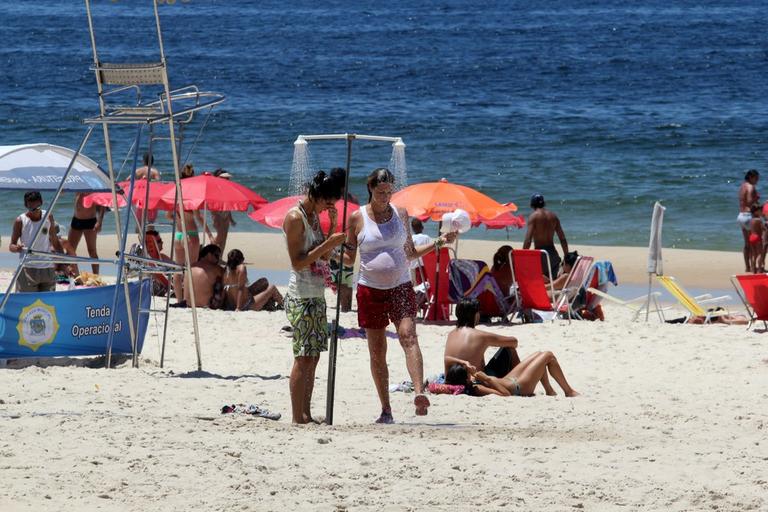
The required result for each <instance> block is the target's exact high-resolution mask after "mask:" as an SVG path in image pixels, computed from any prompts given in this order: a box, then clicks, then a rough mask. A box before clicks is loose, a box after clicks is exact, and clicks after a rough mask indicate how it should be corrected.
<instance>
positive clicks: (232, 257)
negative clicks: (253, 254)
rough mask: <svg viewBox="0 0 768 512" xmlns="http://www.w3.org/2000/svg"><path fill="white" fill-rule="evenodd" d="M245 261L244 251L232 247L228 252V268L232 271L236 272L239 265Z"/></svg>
mask: <svg viewBox="0 0 768 512" xmlns="http://www.w3.org/2000/svg"><path fill="white" fill-rule="evenodd" d="M243 261H245V256H243V251H241V250H240V249H232V250H231V251H229V252H228V253H227V268H228V269H229V270H231V271H232V272H234V271H235V269H237V267H238V265H240V264H241V263H242V262H243Z"/></svg>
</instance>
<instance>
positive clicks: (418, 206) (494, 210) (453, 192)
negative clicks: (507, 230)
mask: <svg viewBox="0 0 768 512" xmlns="http://www.w3.org/2000/svg"><path fill="white" fill-rule="evenodd" d="M390 202H391V203H392V204H394V205H395V206H399V207H401V208H405V209H406V210H407V211H408V215H410V216H412V217H419V218H421V219H424V218H427V217H428V218H431V219H432V220H435V221H439V220H441V219H442V217H443V214H444V213H448V212H452V211H454V210H456V209H457V208H461V209H462V210H465V211H466V212H467V213H469V218H470V219H471V220H472V223H473V224H474V223H478V222H482V221H485V220H491V219H495V218H497V217H499V216H500V215H503V214H505V213H509V212H514V211H516V210H517V206H515V205H514V204H513V203H507V204H506V205H503V204H501V203H499V202H498V201H496V200H494V199H492V198H490V197H488V196H487V195H485V194H483V193H481V192H478V191H477V190H475V189H473V188H470V187H465V186H464V185H458V184H456V183H450V182H449V181H448V180H447V179H445V178H443V179H441V180H440V181H433V182H428V183H417V184H415V185H411V186H409V187H405V188H404V189H403V190H401V191H399V192H397V193H395V194H394V195H393V196H392V199H391V200H390Z"/></svg>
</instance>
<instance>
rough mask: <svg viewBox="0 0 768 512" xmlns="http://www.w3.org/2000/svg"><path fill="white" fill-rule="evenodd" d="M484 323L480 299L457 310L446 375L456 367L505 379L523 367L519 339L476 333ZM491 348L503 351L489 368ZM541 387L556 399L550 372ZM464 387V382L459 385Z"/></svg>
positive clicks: (445, 357)
mask: <svg viewBox="0 0 768 512" xmlns="http://www.w3.org/2000/svg"><path fill="white" fill-rule="evenodd" d="M479 321H480V303H479V302H478V300H477V299H462V300H461V301H459V303H458V305H457V306H456V328H455V329H454V330H453V331H451V332H450V334H448V340H447V341H446V343H445V354H444V355H443V363H444V365H445V375H446V378H447V376H448V373H449V370H450V368H451V367H452V366H453V365H456V364H458V365H460V366H463V367H465V368H474V369H476V370H481V371H482V372H484V373H485V374H486V375H488V376H492V377H504V376H505V375H507V374H508V373H509V372H510V371H512V370H513V369H514V368H516V367H517V366H518V365H519V364H520V356H518V355H517V350H516V349H517V338H515V337H514V336H500V335H498V334H493V333H491V332H486V331H481V330H480V329H475V325H477V322H479ZM488 347H501V348H499V350H498V351H497V352H496V354H495V355H494V356H493V357H492V358H491V360H490V361H488V364H485V351H486V349H487V348H488ZM540 380H541V385H542V386H544V391H546V393H547V395H550V396H552V395H556V394H557V393H556V392H555V390H554V389H552V386H551V385H550V384H549V378H548V375H547V372H544V373H543V374H542V375H541V379H540ZM459 384H462V382H459Z"/></svg>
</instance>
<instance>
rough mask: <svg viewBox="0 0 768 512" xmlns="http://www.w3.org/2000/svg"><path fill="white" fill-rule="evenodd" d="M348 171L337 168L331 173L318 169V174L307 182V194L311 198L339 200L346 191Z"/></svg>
mask: <svg viewBox="0 0 768 512" xmlns="http://www.w3.org/2000/svg"><path fill="white" fill-rule="evenodd" d="M345 177H346V171H344V169H341V168H336V169H334V170H333V171H331V173H330V174H326V172H325V171H317V174H315V176H314V177H313V178H312V180H311V181H310V182H309V183H308V184H307V195H308V196H309V198H310V199H313V200H317V199H333V200H336V201H338V200H339V199H341V196H342V195H343V193H344V180H345Z"/></svg>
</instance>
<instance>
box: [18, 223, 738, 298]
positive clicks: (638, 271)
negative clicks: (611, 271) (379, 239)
mask: <svg viewBox="0 0 768 512" xmlns="http://www.w3.org/2000/svg"><path fill="white" fill-rule="evenodd" d="M163 236H164V239H165V240H169V239H170V236H169V235H168V234H164V235H163ZM135 241H136V238H135V237H134V236H132V237H131V239H130V242H129V246H130V244H131V243H133V242H135ZM505 243H510V245H512V246H513V247H515V248H521V247H522V245H521V244H520V243H519V242H504V241H500V240H494V241H489V240H471V239H462V240H461V241H460V243H459V247H458V254H459V257H461V258H470V259H479V260H484V261H486V262H489V263H490V262H491V260H492V257H493V254H494V253H495V252H496V249H498V248H499V247H500V246H501V245H504V244H505ZM166 244H167V241H166ZM98 246H99V254H101V255H102V256H103V255H113V254H114V253H115V251H116V250H117V239H116V237H115V236H114V235H104V236H100V237H99V239H98ZM234 248H238V249H240V250H242V251H243V254H245V258H246V261H247V262H248V264H249V266H251V267H255V268H261V269H270V270H286V269H287V264H286V261H287V255H286V252H285V241H284V239H283V235H282V234H281V233H279V232H276V233H245V232H235V233H230V235H229V239H228V241H227V247H226V250H229V249H234ZM557 248H558V250H560V246H559V245H558V246H557ZM570 249H571V250H578V251H579V254H582V255H585V256H594V257H595V259H598V260H610V261H611V262H612V263H613V265H614V268H615V269H616V273H617V274H618V276H619V280H620V283H624V284H635V285H641V284H647V283H648V274H647V273H646V270H645V269H646V265H647V258H648V249H647V247H610V246H585V245H572V246H571V247H570ZM3 250H4V251H7V248H3ZM84 251H85V247H84V244H81V247H80V253H81V254H82V255H83V256H85V255H86V253H85V252H84ZM166 251H170V247H166ZM662 254H663V258H664V272H665V273H666V274H669V275H672V276H675V277H677V278H678V279H679V280H680V281H681V282H683V283H685V284H686V285H687V286H689V287H691V288H694V287H697V288H716V289H724V288H731V285H730V282H729V280H728V279H729V278H730V276H732V275H733V274H735V273H737V272H741V271H742V269H743V267H744V261H743V257H742V255H741V253H740V252H725V251H699V250H686V249H664V250H663V253H662Z"/></svg>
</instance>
